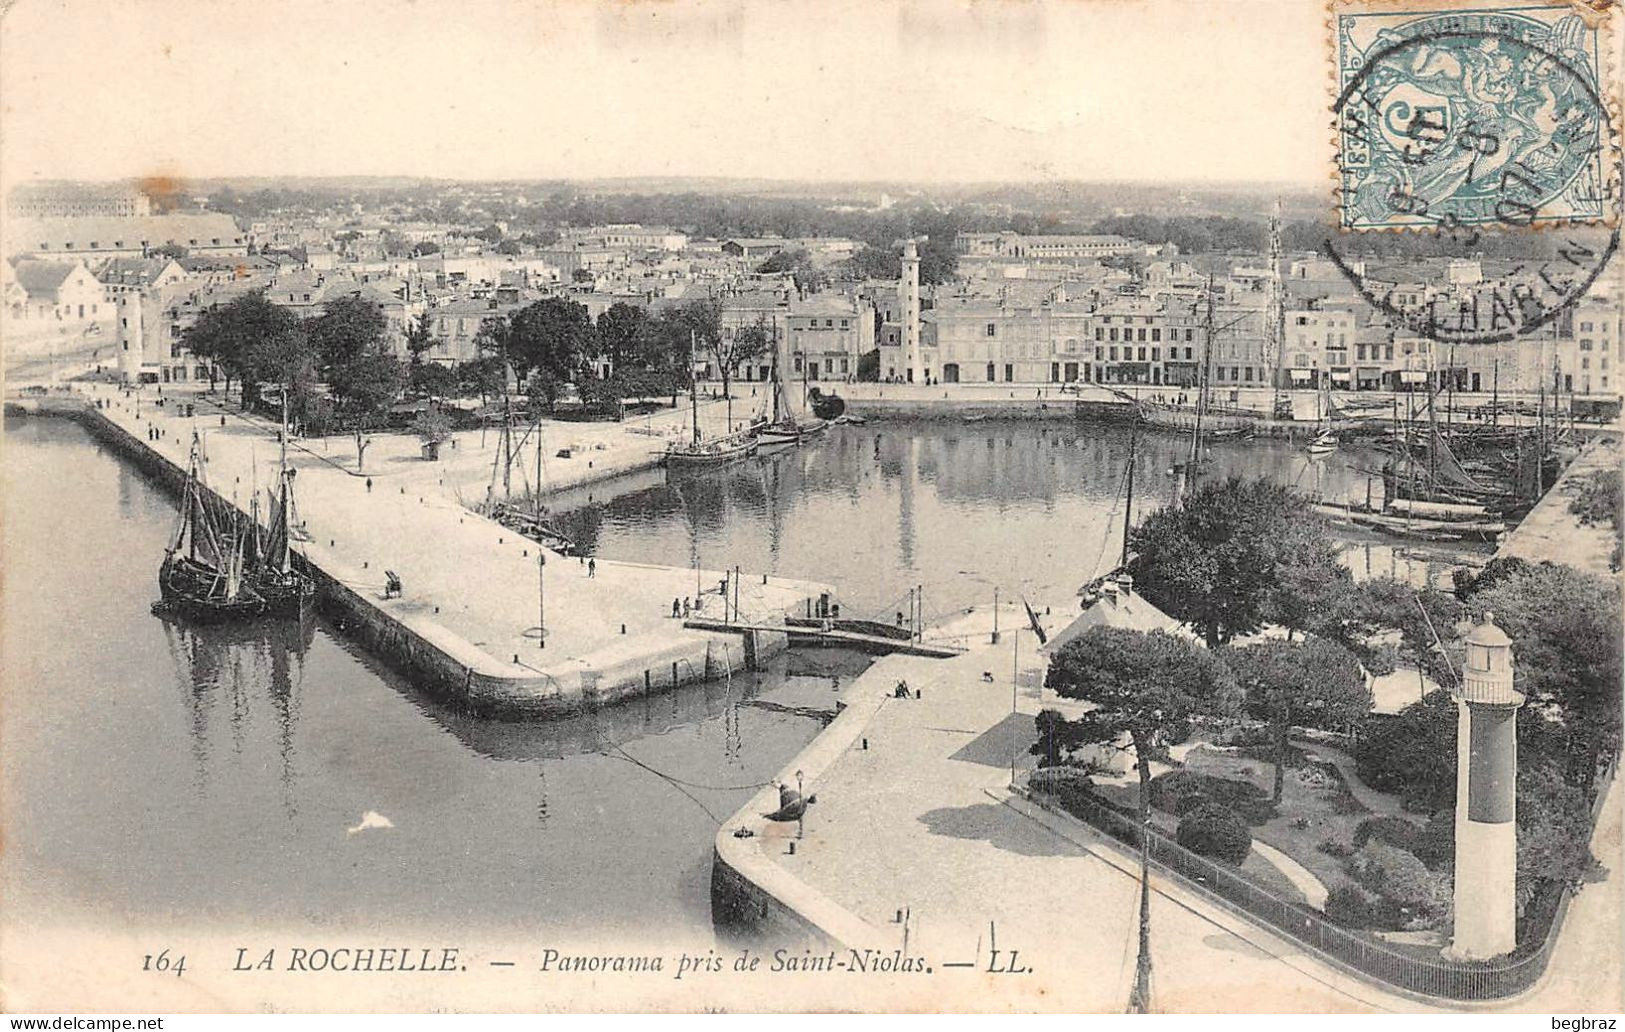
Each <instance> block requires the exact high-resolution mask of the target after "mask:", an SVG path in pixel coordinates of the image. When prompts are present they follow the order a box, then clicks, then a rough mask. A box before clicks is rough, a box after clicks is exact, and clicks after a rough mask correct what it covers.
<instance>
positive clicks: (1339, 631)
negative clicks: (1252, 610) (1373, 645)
mask: <svg viewBox="0 0 1625 1032" xmlns="http://www.w3.org/2000/svg"><path fill="white" fill-rule="evenodd" d="M1355 590H1356V589H1355V587H1354V575H1353V574H1352V573H1350V572H1349V569H1348V567H1346V566H1344V565H1343V564H1342V563H1339V562H1338V561H1337V556H1336V553H1335V552H1333V551H1332V550H1331V549H1325V550H1321V549H1316V550H1314V551H1312V552H1310V553H1308V554H1306V555H1300V556H1289V557H1288V558H1287V559H1286V560H1285V561H1284V562H1282V563H1281V564H1279V565H1278V566H1277V567H1276V568H1275V583H1274V584H1272V585H1270V587H1269V588H1268V589H1266V591H1265V594H1264V605H1263V609H1262V612H1261V614H1260V615H1261V617H1262V619H1263V620H1264V621H1265V622H1266V623H1272V624H1275V625H1276V626H1278V627H1284V628H1286V636H1287V640H1288V641H1291V640H1292V638H1293V636H1294V635H1297V634H1305V633H1307V634H1315V635H1319V636H1320V637H1323V638H1330V639H1332V640H1334V641H1339V642H1342V641H1344V639H1345V637H1346V636H1347V635H1348V634H1349V633H1350V631H1351V628H1350V627H1349V624H1350V621H1351V620H1352V619H1353V617H1354V614H1353V613H1352V612H1351V608H1352V606H1353V604H1354V593H1355Z"/></svg>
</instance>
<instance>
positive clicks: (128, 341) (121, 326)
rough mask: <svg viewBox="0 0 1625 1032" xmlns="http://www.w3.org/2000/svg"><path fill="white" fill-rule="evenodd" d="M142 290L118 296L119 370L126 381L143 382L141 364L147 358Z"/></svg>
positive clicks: (120, 376) (121, 377)
mask: <svg viewBox="0 0 1625 1032" xmlns="http://www.w3.org/2000/svg"><path fill="white" fill-rule="evenodd" d="M142 302H143V297H142V291H140V290H130V291H125V292H123V293H120V294H119V296H118V308H117V311H118V341H117V343H118V349H119V350H118V371H119V378H120V379H122V380H123V381H124V382H125V383H140V382H141V365H142V363H143V362H144V361H145V360H146V341H145V335H144V332H143V331H144V330H145V329H146V327H145V326H143V325H142V319H143V316H144V314H145V307H146V306H145V305H144V304H143V303H142Z"/></svg>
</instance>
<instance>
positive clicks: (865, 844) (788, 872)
mask: <svg viewBox="0 0 1625 1032" xmlns="http://www.w3.org/2000/svg"><path fill="white" fill-rule="evenodd" d="M1011 615H1012V614H1011V613H1009V612H1006V613H1005V614H1004V615H1003V617H1002V618H1001V624H1002V625H1003V626H1004V627H1006V628H1007V629H1006V631H1005V632H1004V634H1003V635H1002V638H1001V642H1000V644H999V645H997V646H994V645H989V644H982V645H980V646H979V647H977V648H975V649H973V650H972V651H969V652H967V653H965V654H963V655H961V656H959V657H957V658H954V659H949V660H931V659H919V658H908V657H901V656H894V657H887V658H886V659H883V660H881V661H879V662H878V663H876V664H875V666H873V667H872V668H871V669H870V670H869V671H868V672H867V673H866V674H865V675H864V676H863V677H861V678H859V679H857V680H856V681H854V682H853V683H852V685H850V686H849V688H848V689H847V691H846V694H845V696H844V699H845V702H846V703H847V708H846V709H845V710H844V711H843V713H842V714H841V716H840V717H839V718H837V720H836V721H835V723H833V724H832V725H831V726H830V727H829V728H828V729H827V730H826V731H825V732H824V733H823V734H822V735H821V736H820V737H819V738H818V739H817V740H816V741H814V742H813V743H812V744H811V745H810V746H808V748H807V749H806V750H805V751H804V752H803V753H802V754H801V755H800V756H798V757H796V759H795V760H793V761H792V762H791V763H790V764H787V765H786V767H785V768H784V772H783V774H782V775H781V779H782V780H787V781H789V782H790V783H791V784H792V785H794V784H795V783H796V777H795V775H796V772H797V771H800V772H801V774H802V779H801V780H802V783H803V786H804V788H805V790H806V791H807V792H810V793H815V794H816V795H817V802H816V803H815V804H814V805H813V806H812V807H811V808H810V809H809V812H808V816H807V818H806V820H805V833H804V837H802V838H800V839H796V834H797V827H796V825H794V824H778V823H773V822H768V821H765V820H763V819H761V817H760V816H759V815H760V814H761V813H763V812H766V811H770V810H772V809H774V808H775V807H776V805H777V798H776V794H775V790H774V789H767V790H764V791H763V792H762V793H760V794H759V795H758V796H757V797H756V798H755V799H753V800H751V802H750V803H748V804H747V805H746V806H745V807H743V808H742V809H741V810H740V811H739V812H738V813H737V814H735V816H734V817H733V818H732V819H730V820H729V821H728V822H727V823H726V824H725V825H724V826H723V828H722V829H721V831H720V832H719V834H718V837H717V854H718V863H719V864H722V865H726V866H727V868H728V869H729V870H730V871H732V872H733V873H734V874H735V875H737V876H738V877H739V878H741V879H743V880H744V882H745V883H747V884H748V885H749V886H750V888H746V889H743V890H740V891H742V892H743V894H744V895H746V896H749V895H751V894H752V893H754V894H755V897H756V900H757V901H758V902H759V903H765V904H766V906H767V909H769V910H779V911H785V912H788V913H789V914H791V915H793V917H794V918H795V919H794V920H784V919H782V918H781V919H780V920H778V921H777V922H770V923H776V924H777V925H778V926H779V927H781V928H782V927H785V926H793V925H796V924H800V925H801V926H803V927H806V926H812V927H814V928H816V929H818V930H819V932H820V933H821V935H822V937H824V938H827V939H832V940H834V941H837V942H841V943H844V944H846V945H848V946H853V947H858V948H863V947H871V946H872V947H874V948H877V949H881V950H884V951H887V952H889V951H890V950H892V949H895V948H899V947H900V946H902V944H903V940H904V934H905V924H903V923H899V922H898V921H897V916H898V913H899V912H903V913H904V914H905V915H906V918H907V920H906V931H907V936H908V949H907V950H906V951H905V953H906V954H920V955H924V956H926V957H927V958H928V959H929V960H930V961H931V962H932V963H933V964H938V965H940V964H941V963H943V962H974V965H975V966H974V967H972V968H968V969H962V968H953V969H944V968H942V967H940V966H938V967H937V968H936V972H935V975H934V977H932V978H928V979H921V980H918V981H919V984H918V985H917V986H916V987H915V993H914V995H912V996H910V995H907V994H906V990H907V988H908V986H909V984H910V983H908V982H907V981H906V980H905V981H904V983H903V991H904V995H900V996H899V995H887V996H886V997H885V1006H887V1007H896V1008H899V1009H905V1008H910V1007H924V1008H931V1007H942V1006H952V1003H951V1002H949V1001H951V1000H953V999H958V998H961V997H960V996H959V994H961V993H964V994H970V993H977V994H979V995H977V997H976V999H977V1001H978V1003H979V1005H984V1006H986V1007H989V1008H993V1009H1009V1010H1087V1011H1106V1012H1114V1011H1121V1010H1123V1008H1124V1006H1125V1004H1126V1001H1127V998H1128V993H1129V988H1130V983H1131V980H1132V977H1133V973H1134V963H1135V929H1136V919H1137V901H1138V895H1137V894H1138V876H1139V874H1138V865H1137V860H1136V858H1135V857H1134V855H1133V854H1132V852H1131V851H1129V850H1127V849H1125V847H1123V846H1121V845H1120V844H1118V843H1116V842H1115V841H1112V840H1110V839H1107V838H1106V837H1104V836H1102V835H1100V834H1098V833H1096V832H1095V831H1094V830H1093V829H1092V828H1090V827H1088V826H1087V825H1084V824H1083V823H1082V822H1079V821H1075V820H1072V819H1070V818H1067V817H1063V816H1058V815H1056V814H1053V813H1050V812H1048V811H1045V810H1042V809H1040V808H1038V807H1037V806H1034V805H1033V804H1031V803H1029V802H1027V801H1026V800H1025V799H1023V798H1021V797H1019V796H1015V795H1013V794H1012V793H1011V792H1010V791H1009V790H1008V786H1009V784H1010V781H1011V771H1010V764H1011V757H1012V755H1014V756H1015V759H1016V763H1017V767H1018V769H1027V768H1029V767H1030V762H1029V757H1028V756H1027V753H1026V750H1027V747H1028V745H1029V744H1030V743H1031V742H1032V741H1033V740H1034V729H1033V724H1032V718H1033V716H1034V715H1035V714H1036V713H1037V711H1038V710H1039V709H1040V708H1041V707H1042V705H1044V700H1043V698H1042V689H1041V687H1040V686H1041V681H1042V667H1043V662H1042V659H1041V658H1040V657H1038V656H1037V654H1036V651H1035V647H1036V645H1037V641H1036V638H1035V637H1034V635H1033V634H1032V633H1031V632H1030V631H1029V630H1027V629H1025V628H1023V629H1022V630H1020V631H1019V632H1011V631H1010V630H1008V628H1009V627H1010V626H1011V625H1012V624H1011V621H1010V616H1011ZM1064 619H1066V617H1056V618H1053V622H1054V624H1055V625H1056V627H1058V626H1059V625H1060V624H1061V623H1062V621H1063V620H1064ZM990 626H991V621H990V614H989V613H988V612H987V611H986V610H985V609H984V610H978V611H977V612H973V613H969V614H966V615H965V616H964V617H963V618H961V619H960V620H959V621H957V623H956V624H955V625H954V626H953V627H951V628H948V629H947V631H948V632H949V633H952V634H954V635H956V636H959V637H964V636H966V635H967V634H968V635H969V636H971V637H979V638H980V640H981V641H982V642H983V643H985V642H986V641H987V636H986V635H987V631H988V630H989V629H990ZM1056 627H1050V628H1048V629H1049V630H1054V629H1056ZM1017 639H1019V642H1018V640H1017ZM1021 656H1024V657H1027V658H1019V657H1021ZM1013 668H1014V669H1015V670H1016V671H1018V673H1017V674H1016V676H1015V677H1014V680H1015V682H1016V685H1017V687H1016V691H1015V700H1014V711H1015V715H1014V717H1012V690H1011V685H1012V671H1013ZM987 674H991V675H992V680H991V681H989V680H987V679H986V676H985V675H987ZM899 681H906V682H907V683H908V685H909V686H910V688H911V689H915V688H917V689H919V690H920V692H921V696H922V697H921V698H918V699H916V698H912V697H911V698H907V699H902V698H896V697H895V694H896V692H895V688H896V685H897V684H898V682H899ZM1615 796H1617V793H1611V795H1610V801H1609V803H1608V809H1607V810H1606V811H1605V814H1604V817H1603V818H1602V819H1601V820H1600V821H1599V826H1598V828H1597V832H1596V836H1597V840H1596V845H1595V847H1594V848H1595V850H1596V852H1597V855H1598V858H1599V859H1600V860H1601V861H1602V863H1603V864H1604V866H1606V867H1608V868H1609V869H1610V871H1611V872H1612V871H1617V867H1618V863H1619V855H1620V850H1619V842H1618V838H1619V820H1618V813H1617V802H1618V800H1617V798H1615ZM741 827H743V828H745V829H748V830H749V831H750V832H751V833H752V834H751V837H748V838H738V837H735V830H736V829H738V828H741ZM792 841H793V842H794V845H795V850H794V852H793V853H792V852H791V851H790V846H791V843H792ZM1152 887H1153V900H1152V907H1151V922H1152V933H1151V934H1152V958H1153V977H1152V986H1153V1002H1154V1007H1155V1009H1157V1010H1162V1011H1197V1012H1204V1011H1231V1012H1241V1011H1252V1010H1256V1009H1258V1008H1259V1007H1260V1006H1261V1005H1262V1006H1265V1007H1266V1008H1267V1009H1269V1010H1275V1011H1337V1012H1366V1011H1406V1012H1414V1011H1419V1010H1433V1009H1460V1010H1518V1011H1526V1012H1536V1011H1542V1010H1546V1011H1552V1010H1557V1011H1574V1010H1593V1009H1594V1010H1599V1011H1612V1010H1617V1009H1618V1008H1619V1006H1620V1002H1621V1001H1620V993H1619V985H1618V978H1617V975H1618V969H1617V965H1616V964H1615V961H1614V960H1610V961H1609V965H1610V970H1609V971H1608V972H1599V973H1600V974H1603V975H1604V976H1606V975H1608V974H1610V973H1611V974H1612V975H1613V976H1614V977H1613V978H1611V979H1610V978H1608V977H1601V978H1597V979H1595V980H1592V979H1590V978H1589V977H1588V975H1589V973H1590V972H1593V971H1597V970H1598V969H1597V968H1596V967H1595V964H1594V962H1593V961H1592V960H1590V959H1588V957H1589V955H1588V954H1587V950H1588V949H1590V948H1592V947H1593V946H1595V945H1596V944H1598V943H1601V942H1603V941H1604V940H1605V937H1606V934H1607V929H1609V928H1610V927H1612V928H1614V929H1617V918H1618V914H1619V910H1618V887H1619V880H1618V877H1617V874H1616V875H1612V876H1611V877H1610V878H1609V879H1608V881H1607V882H1604V883H1599V884H1596V885H1590V886H1586V887H1585V888H1584V889H1583V890H1582V892H1581V893H1580V895H1579V896H1578V897H1577V899H1576V901H1575V903H1574V905H1573V906H1571V910H1570V917H1569V922H1568V923H1567V924H1566V925H1565V927H1564V930H1563V932H1562V939H1561V940H1560V943H1559V946H1558V948H1557V950H1556V952H1555V954H1554V958H1553V961H1552V964H1551V966H1550V969H1549V971H1548V974H1547V975H1546V976H1545V978H1544V979H1543V980H1542V981H1541V982H1539V983H1537V985H1536V986H1535V988H1534V989H1532V990H1531V991H1530V992H1529V993H1526V994H1524V996H1522V997H1519V998H1515V999H1512V1000H1508V1001H1500V1002H1497V1003H1493V1004H1485V1005H1478V1006H1469V1005H1463V1006H1451V1007H1448V1008H1447V1007H1446V1005H1445V1004H1443V1003H1442V1002H1438V1003H1435V1002H1432V1001H1426V1000H1422V999H1421V998H1418V997H1414V996H1409V995H1405V994H1402V993H1399V992H1397V991H1392V990H1389V989H1386V988H1383V987H1381V986H1378V985H1376V984H1373V983H1371V982H1368V981H1366V980H1365V979H1363V978H1358V977H1355V976H1353V975H1351V974H1349V973H1348V972H1346V971H1345V970H1343V969H1342V968H1339V967H1335V966H1333V965H1332V964H1330V963H1328V962H1326V961H1323V960H1321V959H1319V958H1318V957H1316V956H1314V955H1311V954H1310V953H1309V952H1308V951H1307V950H1306V949H1305V948H1304V947H1302V946H1300V945H1298V944H1297V943H1294V942H1291V941H1289V940H1286V939H1284V938H1282V937H1281V936H1279V935H1276V934H1275V933H1273V932H1271V931H1268V930H1266V929H1265V928H1263V927H1262V926H1260V925H1258V924H1256V923H1254V922H1253V921H1251V920H1250V919H1247V918H1245V917H1243V916H1241V915H1239V914H1238V913H1237V912H1235V911H1233V910H1231V909H1229V908H1228V907H1222V906H1219V905H1217V904H1215V903H1213V902H1212V901H1211V900H1209V899H1208V898H1207V897H1205V896H1203V895H1200V894H1198V893H1197V892H1196V891H1194V890H1193V889H1192V888H1190V887H1188V886H1187V885H1186V884H1185V883H1183V882H1182V881H1180V880H1179V879H1176V878H1173V877H1170V876H1168V875H1166V874H1164V873H1162V872H1160V871H1153V874H1152ZM1610 915H1612V916H1613V918H1614V921H1615V923H1614V924H1613V925H1609V923H1608V920H1609V916H1610ZM995 935H996V938H997V947H998V948H999V949H1000V950H1001V951H1006V950H1009V949H1015V950H1019V951H1020V962H1021V966H1023V967H1030V968H1031V971H1030V973H1027V974H1021V975H1013V974H990V973H987V969H988V967H989V965H990V961H991V960H992V959H993V958H992V956H991V954H990V948H991V946H992V945H993V942H992V940H993V938H994V936H995ZM1598 948H1600V947H1598ZM1000 960H1001V962H1004V961H1007V960H1008V954H1007V953H1001V955H1000ZM1582 971H1584V972H1586V973H1587V975H1582V974H1581V972H1582ZM990 990H991V993H990ZM896 991H898V987H897V986H891V987H888V993H889V994H890V993H894V992H896Z"/></svg>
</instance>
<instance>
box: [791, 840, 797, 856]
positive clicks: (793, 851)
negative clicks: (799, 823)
mask: <svg viewBox="0 0 1625 1032" xmlns="http://www.w3.org/2000/svg"><path fill="white" fill-rule="evenodd" d="M790 855H791V856H795V855H796V843H795V840H794V839H791V840H790Z"/></svg>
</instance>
